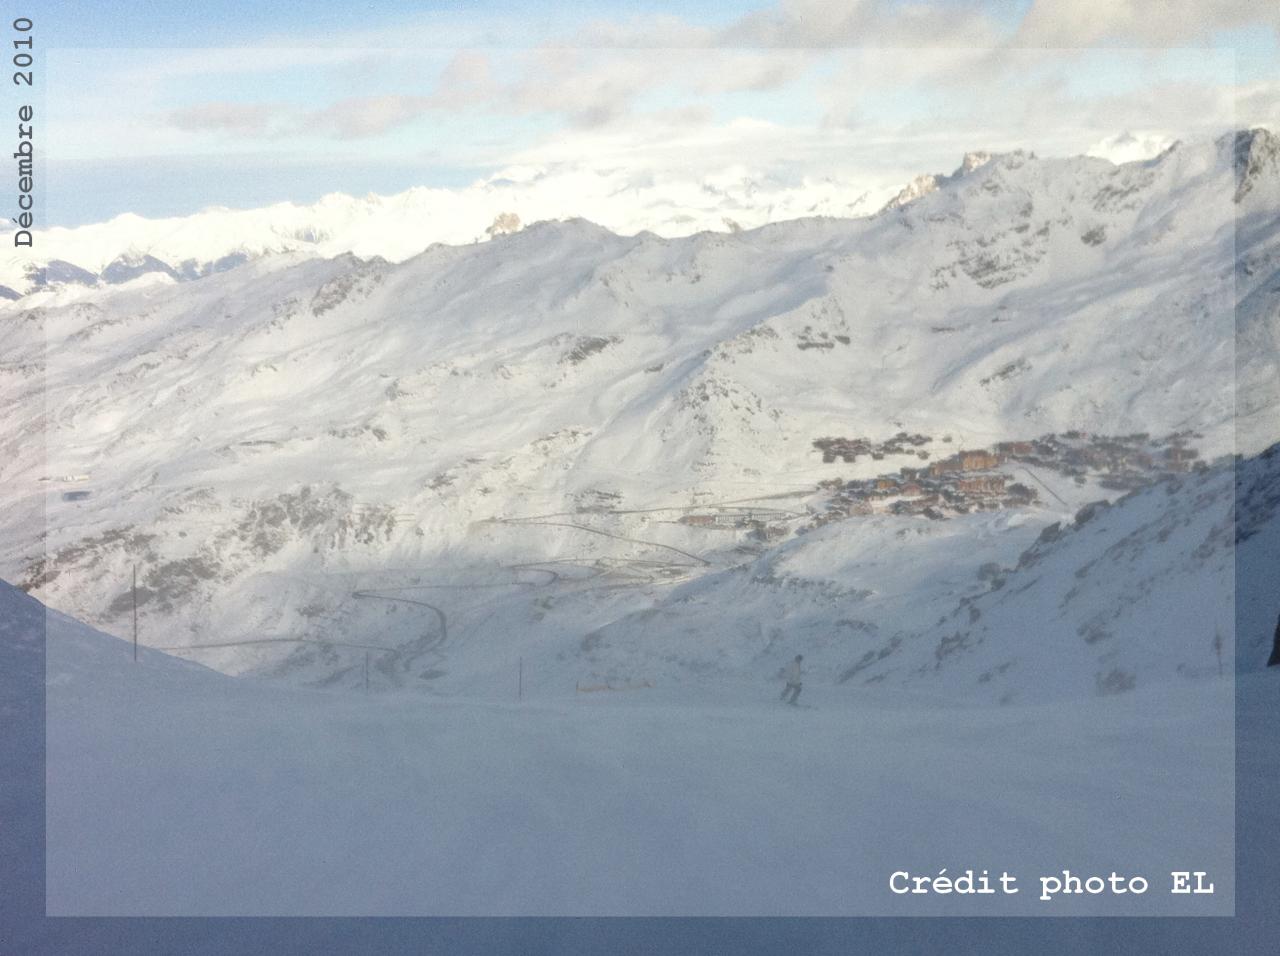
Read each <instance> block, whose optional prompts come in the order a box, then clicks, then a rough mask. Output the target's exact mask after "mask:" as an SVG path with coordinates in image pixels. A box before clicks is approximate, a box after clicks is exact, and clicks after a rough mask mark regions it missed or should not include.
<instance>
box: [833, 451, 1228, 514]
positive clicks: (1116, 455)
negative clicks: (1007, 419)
mask: <svg viewBox="0 0 1280 956" xmlns="http://www.w3.org/2000/svg"><path fill="white" fill-rule="evenodd" d="M1198 437H1201V436H1199V435H1197V434H1196V433H1194V432H1179V433H1176V434H1173V435H1169V436H1167V437H1165V438H1159V439H1153V438H1152V437H1151V436H1150V435H1148V434H1146V433H1138V434H1133V435H1120V436H1115V435H1091V434H1089V433H1087V432H1082V431H1070V432H1065V433H1063V434H1061V435H1057V434H1049V435H1044V436H1041V437H1040V438H1036V439H1032V440H1029V441H1007V442H1000V443H998V444H997V445H995V447H994V448H990V449H988V448H976V449H964V450H961V451H958V452H956V453H955V454H953V455H950V456H949V457H947V458H942V459H938V460H936V461H933V462H931V463H930V464H928V465H925V466H918V467H910V466H908V467H903V468H901V469H899V470H898V473H897V474H889V475H880V476H878V477H875V478H866V479H860V480H854V481H844V480H842V479H839V478H835V479H831V480H829V481H824V482H822V483H821V487H822V488H824V489H826V490H828V491H830V492H832V494H831V496H830V497H829V498H828V499H827V502H826V508H825V510H823V511H821V512H818V513H817V514H815V515H814V519H813V521H812V522H811V524H810V527H818V526H821V525H823V524H827V523H828V522H831V521H838V520H840V519H842V518H846V517H849V516H850V515H858V514H875V513H890V514H918V515H924V516H926V517H929V518H934V519H938V520H941V519H943V518H946V517H949V516H951V515H956V514H967V513H969V512H973V511H994V510H996V509H999V508H1016V507H1024V506H1026V505H1031V504H1035V503H1036V502H1037V501H1038V500H1039V495H1038V492H1037V490H1036V489H1035V488H1033V487H1031V486H1029V485H1027V484H1023V483H1021V482H1019V481H1015V480H1014V478H1013V476H1012V475H1011V474H1010V472H1011V471H1012V470H1013V469H1014V468H1019V467H1020V468H1021V470H1023V471H1025V472H1026V473H1027V474H1028V475H1031V476H1032V477H1033V478H1034V477H1035V476H1034V475H1033V474H1032V473H1031V471H1030V469H1031V468H1037V467H1038V468H1041V469H1044V470H1047V471H1053V472H1056V473H1058V474H1061V475H1066V476H1068V477H1070V478H1072V479H1073V480H1075V481H1076V482H1077V483H1080V484H1083V483H1084V482H1085V481H1086V480H1087V478H1088V476H1090V475H1093V476H1095V477H1096V478H1097V479H1098V483H1099V484H1100V485H1101V486H1102V487H1104V488H1109V489H1113V490H1128V489H1131V488H1136V487H1140V486H1141V485H1145V484H1150V483H1151V482H1152V481H1154V480H1155V479H1156V478H1158V477H1160V476H1161V475H1164V474H1173V473H1177V472H1184V471H1188V470H1190V469H1192V468H1195V467H1203V466H1202V464H1201V463H1200V461H1199V453H1198V452H1197V451H1196V450H1195V449H1194V448H1192V447H1191V446H1190V442H1191V440H1192V439H1194V438H1198ZM917 438H923V436H908V435H906V434H905V433H900V434H899V435H897V436H895V438H894V439H891V441H892V442H895V443H896V444H898V445H899V446H903V445H906V444H923V443H924V442H927V441H929V439H928V438H923V441H920V442H918V443H915V442H913V440H914V439H917ZM904 439H906V441H903V440H904ZM821 442H822V443H823V444H819V443H818V442H815V443H814V444H815V446H816V447H818V448H819V449H820V450H822V452H823V460H824V461H831V460H833V459H832V458H830V457H828V456H830V455H835V456H843V454H844V451H845V450H848V452H849V453H850V454H851V455H852V456H853V457H852V458H846V459H845V460H856V458H857V455H859V454H863V453H865V451H866V449H867V448H868V447H874V446H870V443H867V442H865V440H863V439H852V440H849V439H821ZM888 444H889V443H883V444H882V445H881V446H879V448H884V447H885V446H887V445H888ZM878 450H879V449H878ZM904 451H905V449H904ZM904 451H900V452H899V453H900V454H901V453H904ZM908 453H909V452H908ZM873 457H874V456H873ZM1037 480H1038V479H1037Z"/></svg>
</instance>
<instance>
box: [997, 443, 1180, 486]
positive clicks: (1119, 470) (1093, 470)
mask: <svg viewBox="0 0 1280 956" xmlns="http://www.w3.org/2000/svg"><path fill="white" fill-rule="evenodd" d="M1202 437H1203V436H1202V435H1200V434H1199V433H1197V432H1192V431H1183V432H1175V433H1174V434H1172V435H1167V436H1165V437H1163V438H1152V437H1151V435H1149V434H1148V433H1146V432H1135V433H1134V434H1131V435H1093V434H1090V433H1088V432H1082V431H1069V432H1064V433H1063V434H1061V435H1055V434H1050V435H1044V436H1042V437H1040V438H1037V439H1034V440H1032V441H1016V442H1001V443H1000V444H998V445H996V452H997V454H1000V455H1003V456H1005V457H1006V458H1008V459H1013V460H1016V461H1018V462H1020V463H1022V464H1024V465H1028V466H1031V467H1040V468H1047V469H1051V470H1053V471H1056V472H1059V473H1061V474H1064V475H1067V476H1068V477H1070V478H1073V479H1074V480H1076V481H1077V482H1079V483H1083V482H1084V480H1085V479H1086V477H1087V476H1088V475H1090V474H1093V475H1098V476H1099V481H1098V483H1099V484H1100V485H1102V487H1104V488H1108V489H1111V490H1113V491H1128V490H1131V489H1133V488H1140V487H1142V486H1143V485H1147V484H1150V483H1151V481H1152V480H1154V479H1155V478H1157V477H1159V476H1161V475H1166V474H1177V473H1179V472H1186V471H1190V470H1191V469H1193V468H1196V467H1203V464H1202V462H1201V461H1200V453H1199V452H1198V451H1197V450H1196V449H1195V448H1193V447H1191V442H1192V441H1193V440H1194V439H1197V438H1202Z"/></svg>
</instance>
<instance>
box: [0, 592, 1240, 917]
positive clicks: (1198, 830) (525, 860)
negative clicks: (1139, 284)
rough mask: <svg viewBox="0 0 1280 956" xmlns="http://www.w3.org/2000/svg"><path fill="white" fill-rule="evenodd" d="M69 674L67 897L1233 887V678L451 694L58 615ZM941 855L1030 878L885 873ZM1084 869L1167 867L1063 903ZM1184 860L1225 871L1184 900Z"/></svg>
mask: <svg viewBox="0 0 1280 956" xmlns="http://www.w3.org/2000/svg"><path fill="white" fill-rule="evenodd" d="M3 596H4V605H5V607H4V611H5V616H6V619H8V620H21V621H25V622H26V623H27V625H28V626H29V627H30V626H31V625H35V627H34V628H33V629H32V630H30V631H29V632H28V633H27V634H26V635H25V636H24V635H19V636H18V639H16V640H12V641H6V643H5V652H6V655H7V656H13V655H15V654H19V653H22V652H24V650H25V651H26V652H27V653H30V652H31V651H32V649H33V647H34V645H35V643H36V642H38V641H39V638H40V635H39V627H38V625H39V611H40V608H39V605H38V604H37V603H36V602H34V600H33V599H31V598H29V597H26V596H24V595H21V594H19V593H18V592H16V591H13V590H12V589H8V588H6V589H5V590H4V592H3ZM20 670H21V669H20V668H15V667H7V668H6V670H5V672H6V673H10V674H17V673H20ZM1247 679H1249V680H1258V678H1257V677H1256V676H1252V677H1250V678H1247ZM47 688H48V689H47V748H48V749H47V760H48V764H47V766H48V773H47V814H48V816H47V843H46V846H47V857H46V863H47V876H46V879H47V882H46V892H47V906H48V913H49V915H98V916H106V915H169V916H176V915H201V916H209V915H446V914H447V915H694V914H701V915H880V914H898V915H926V914H986V915H992V914H1042V915H1066V914H1077V915H1079V914H1101V913H1108V914H1121V913H1125V914H1147V915H1157V914H1162V915H1163V914H1170V915H1171V914H1186V915H1190V914H1198V915H1229V914H1230V913H1231V912H1232V908H1233V882H1234V879H1233V876H1234V870H1233V835H1234V816H1233V792H1232V785H1231V782H1232V780H1233V759H1234V741H1233V727H1232V712H1233V707H1232V701H1233V696H1232V691H1233V687H1232V681H1231V679H1230V678H1227V679H1224V680H1222V681H1216V682H1208V683H1199V684H1187V685H1183V686H1164V687H1160V686H1155V687H1152V688H1150V689H1147V690H1140V691H1138V692H1135V693H1133V694H1129V695H1126V696H1124V697H1119V698H1112V699H1106V700H1097V699H1089V700H1085V701H1082V702H1068V703H1055V704H1052V705H1045V706H1035V705H1028V706H1020V707H1008V708H1004V709H998V710H993V709H990V708H986V707H962V706H952V707H939V706H936V705H934V704H928V703H925V702H924V701H922V700H915V699H912V698H911V697H910V696H904V695H903V694H902V692H901V691H897V692H895V693H893V694H883V695H876V694H875V693H872V692H859V693H857V694H850V693H847V692H846V693H836V692H835V691H834V690H833V689H831V688H827V687H816V688H814V692H812V693H806V695H805V696H804V697H803V698H802V702H803V703H805V704H808V705H812V706H809V707H802V708H794V709H793V708H788V707H786V706H785V705H782V704H780V703H778V701H777V700H776V697H775V695H776V692H777V690H778V688H777V687H775V686H772V685H766V686H757V685H756V684H753V683H742V684H733V683H727V682H722V683H716V684H712V685H710V686H707V687H706V688H705V691H704V692H703V693H702V694H701V695H700V696H694V695H691V694H689V693H685V694H684V695H683V696H682V698H681V699H678V700H677V699H672V698H671V697H664V696H662V694H661V693H647V694H641V693H639V692H637V693H634V694H631V695H628V694H624V693H617V694H612V695H610V694H604V693H601V694H593V695H588V694H577V695H573V696H566V697H564V698H562V699H557V700H545V699H544V700H539V701H538V702H536V703H521V702H518V701H515V700H513V701H511V702H508V703H497V702H492V701H487V702H481V701H465V700H460V701H442V700H437V699H430V698H424V697H422V696H418V695H413V694H409V693H384V694H371V695H368V696H365V695H362V694H359V693H353V692H351V691H321V690H310V689H299V688H293V687H288V686H285V685H280V684H278V683H270V682H258V681H252V680H236V679H232V678H228V677H226V676H224V675H221V674H217V673H215V672H212V671H209V670H206V669H204V668H201V667H199V666H197V665H193V664H190V663H187V662H184V661H178V660H176V659H173V658H171V657H168V656H165V655H163V654H160V653H158V652H155V651H149V650H146V649H143V651H142V656H141V660H140V661H139V662H138V663H136V664H135V663H134V662H133V660H132V650H131V647H130V646H129V645H128V644H127V643H125V642H122V641H119V640H117V639H115V638H111V637H108V636H106V635H103V634H100V633H98V632H95V631H93V630H91V629H89V628H87V627H84V626H83V625H79V624H77V623H76V622H73V621H71V620H70V619H68V618H65V617H63V616H61V615H57V614H54V613H52V612H50V615H49V618H48V637H47ZM514 690H515V688H513V692H514ZM513 696H514V693H513ZM942 867H947V868H948V872H949V873H950V874H953V875H959V873H961V872H962V871H963V870H964V869H967V868H974V869H976V870H979V871H980V870H982V869H988V870H991V871H992V872H993V873H999V872H1000V871H1002V870H1008V871H1009V872H1011V873H1013V874H1014V875H1015V876H1017V877H1018V878H1019V885H1020V886H1021V887H1022V892H1021V893H1019V894H1018V895H1016V896H1004V895H990V896H963V897H962V896H954V895H953V896H924V895H920V896H917V895H909V896H898V895H894V894H892V893H890V892H889V890H888V882H889V877H890V875H891V874H892V873H893V872H894V871H896V870H909V871H911V872H912V873H919V874H921V875H936V874H937V873H938V871H939V869H940V868H942ZM1063 868H1069V869H1071V870H1072V872H1075V873H1080V874H1081V875H1094V874H1101V875H1104V876H1105V875H1108V874H1109V873H1110V872H1111V871H1112V870H1113V869H1114V870H1117V871H1118V872H1120V873H1122V874H1124V875H1126V876H1132V875H1140V876H1144V877H1146V878H1147V879H1149V880H1150V881H1151V890H1149V891H1148V892H1147V893H1146V894H1145V895H1142V896H1136V897H1135V896H1110V895H1108V896H1090V895H1082V896H1076V897H1070V898H1067V897H1063V898H1058V899H1055V900H1053V901H1051V902H1043V901H1041V900H1040V899H1039V895H1040V894H1039V893H1038V892H1037V891H1036V890H1037V888H1038V885H1039V884H1038V877H1039V876H1042V875H1048V874H1052V873H1054V872H1055V871H1057V870H1061V869H1063ZM1184 869H1193V870H1206V871H1208V872H1209V873H1210V874H1211V879H1212V880H1213V882H1214V884H1215V889H1216V892H1215V894H1213V895H1204V896H1173V895H1170V894H1169V893H1168V882H1169V875H1168V874H1169V872H1170V871H1172V870H1184Z"/></svg>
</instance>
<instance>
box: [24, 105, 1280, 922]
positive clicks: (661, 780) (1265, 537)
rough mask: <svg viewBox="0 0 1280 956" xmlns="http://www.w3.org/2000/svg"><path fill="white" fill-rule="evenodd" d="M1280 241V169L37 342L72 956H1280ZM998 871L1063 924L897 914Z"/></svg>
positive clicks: (62, 903)
mask: <svg viewBox="0 0 1280 956" xmlns="http://www.w3.org/2000/svg"><path fill="white" fill-rule="evenodd" d="M926 186H927V187H928V188H926ZM1277 210H1280V141H1277V139H1276V137H1275V136H1274V135H1272V134H1270V133H1268V132H1266V131H1265V130H1255V131H1250V132H1243V133H1240V134H1237V135H1235V136H1230V137H1225V138H1223V139H1221V140H1219V141H1217V142H1214V143H1199V144H1180V145H1177V146H1175V147H1173V148H1171V149H1169V150H1168V151H1166V152H1165V153H1162V154H1161V155H1160V156H1158V157H1156V158H1155V159H1152V160H1149V161H1144V162H1139V163H1128V164H1124V165H1120V166H1113V165H1112V164H1110V163H1108V162H1106V161H1104V160H1098V159H1088V158H1075V159H1037V158H1035V157H1033V156H1030V155H1026V154H1021V153H1010V154H1003V155H996V156H993V157H982V158H966V161H965V163H964V165H963V166H962V167H961V169H960V170H958V171H957V172H956V174H954V175H953V176H949V177H935V178H933V179H931V180H930V181H929V183H927V184H924V185H919V186H918V188H916V189H914V190H913V191H910V194H909V195H904V197H903V199H902V201H901V202H896V203H893V204H891V205H890V207H889V208H886V209H885V210H884V211H883V212H881V213H880V214H878V215H875V216H869V217H866V218H862V219H834V218H808V219H798V220H794V221H790V222H783V223H776V224H773V225H769V226H766V227H763V228H760V229H756V230H746V231H740V232H733V233H731V234H713V233H699V234H695V235H692V236H686V237H682V238H663V237H659V236H656V235H653V234H648V233H642V234H639V235H636V236H620V235H616V234H614V233H612V232H609V231H608V230H606V229H603V228H601V227H599V226H596V225H593V224H591V223H588V222H584V221H582V220H571V221H565V222H542V223H537V224H534V225H532V226H528V227H526V228H524V229H522V230H519V231H515V232H513V233H512V234H510V235H495V236H494V237H493V239H492V240H491V241H488V242H485V243H480V244H471V245H462V246H432V247H431V248H427V249H425V250H423V251H421V252H420V253H418V254H416V255H409V256H407V257H406V256H399V255H397V256H390V257H388V258H377V257H368V258H361V257H357V256H356V255H353V254H349V253H347V254H342V255H338V256H336V257H331V258H326V257H324V256H322V255H317V254H316V251H315V250H310V251H300V250H298V249H287V250H275V251H273V253H272V254H270V255H257V254H255V255H252V256H249V255H246V256H243V257H242V258H240V259H236V260H235V261H234V262H232V261H228V262H227V263H225V265H226V268H219V269H211V270H207V273H208V274H202V275H194V274H193V275H188V276H174V275H169V274H167V273H166V272H165V271H164V270H163V269H150V270H141V271H140V272H139V273H138V274H136V275H132V276H127V275H123V274H120V275H119V276H117V278H119V279H120V281H119V282H116V283H104V284H95V285H89V286H86V285H81V284H78V283H76V282H73V281H63V282H49V283H46V285H45V286H44V287H42V288H38V289H34V290H32V291H30V292H29V293H28V294H26V295H23V296H22V297H20V298H17V299H15V300H12V301H8V302H5V303H3V304H0V324H3V327H4V329H5V333H6V349H5V355H4V361H3V363H0V403H2V404H3V407H4V408H5V410H6V412H5V414H6V428H5V430H4V434H3V438H2V439H0V440H2V441H3V445H2V446H0V451H2V452H3V457H2V458H0V577H2V578H4V579H5V580H6V581H10V582H12V583H13V584H14V585H17V588H13V587H9V586H8V585H4V586H3V587H2V588H0V598H2V599H3V600H2V602H0V623H3V625H4V642H3V644H0V651H3V653H4V654H5V655H6V660H5V661H4V662H3V663H5V665H6V666H5V668H4V671H5V672H6V673H8V674H9V675H11V676H10V682H11V683H12V682H14V681H16V680H17V676H16V675H21V674H22V673H23V669H24V666H25V665H24V661H27V660H33V659H35V657H34V655H36V652H37V651H36V649H37V646H38V645H39V642H40V640H41V638H42V637H44V636H45V635H43V634H42V633H41V624H42V622H44V620H45V612H44V609H43V608H42V606H41V605H40V603H38V602H37V601H36V598H39V600H40V601H41V602H44V603H45V604H47V605H49V606H50V607H52V608H56V609H57V611H51V612H49V614H48V619H47V642H46V646H47V658H46V660H47V674H46V681H47V695H48V696H47V705H48V709H47V738H46V741H47V759H48V780H47V787H48V789H47V803H46V808H47V814H48V816H47V835H48V842H47V849H48V857H47V862H48V872H47V901H48V907H49V912H50V913H58V914H67V915H70V914H99V915H107V914H114V915H121V914H151V915H160V914H164V915H177V914H188V915H191V914H205V915H209V914H242V915H243V914H291V915H300V914H317V915H318V914H325V915H338V914H398V915H427V914H453V915H462V914H490V915H494V914H502V915H538V914H544V915H545V914H558V915H566V914H582V915H606V914H607V915H622V914H627V915H642V914H643V915H684V914H695V913H696V914H704V915H706V914H715V915H746V914H750V915H761V914H766V913H767V914H773V915H820V914H826V915H853V914H863V915H870V914H879V915H884V914H901V915H911V914H914V915H924V914H934V915H937V914H962V913H969V912H982V913H983V914H985V915H992V914H1023V913H1026V914H1030V913H1036V914H1041V915H1050V914H1052V915H1064V914H1076V915H1079V914H1084V913H1090V914H1102V913H1107V914H1111V913H1115V914H1120V913H1125V914H1146V915H1158V914H1175V913H1176V914H1193V913H1194V914H1203V915H1209V914H1225V913H1229V912H1231V909H1232V905H1233V894H1234V889H1235V887H1234V884H1233V867H1232V862H1233V857H1234V819H1233V811H1234V804H1233V796H1234V795H1233V788H1232V781H1233V779H1234V777H1233V770H1234V760H1235V749H1234V733H1233V731H1234V725H1233V710H1234V703H1235V701H1236V696H1235V691H1236V689H1237V684H1238V685H1239V689H1240V691H1241V693H1242V695H1244V696H1243V697H1242V698H1241V699H1246V700H1247V701H1249V702H1250V703H1249V704H1248V706H1250V707H1255V708H1262V706H1263V704H1262V703H1259V702H1260V701H1261V702H1265V701H1266V700H1267V699H1268V695H1273V693H1274V683H1275V682H1274V681H1273V680H1270V675H1268V674H1263V673H1257V672H1258V671H1260V670H1261V668H1262V664H1263V662H1264V661H1265V660H1266V657H1267V653H1268V650H1269V642H1270V640H1271V636H1272V633H1273V628H1274V626H1275V622H1276V616H1277V613H1278V612H1280V605H1278V604H1277V597H1276V595H1277V593H1278V592H1280V589H1278V588H1277V587H1276V578H1275V568H1276V567H1278V566H1280V452H1278V451H1277V448H1280V445H1277V441H1280V229H1277V226H1276V223H1277V215H1276V213H1277ZM95 235H100V233H95ZM211 248H212V247H211ZM235 252H236V250H234V249H225V250H220V251H219V254H220V255H234V254H235ZM210 254H212V253H210ZM393 260H394V261H393ZM135 573H136V581H137V585H136V590H135V588H134V586H133V581H134V575H135ZM23 591H25V592H28V593H27V594H23V593H22V592H23ZM135 601H136V615H137V627H138V635H139V639H140V642H141V645H142V653H141V659H140V661H139V662H138V663H137V664H135V663H134V662H133V661H132V660H131V652H130V649H129V646H128V644H127V643H122V642H121V641H120V640H119V639H120V638H127V637H130V636H131V634H132V630H133V625H134V615H135ZM64 614H65V615H69V616H64ZM80 621H83V622H85V623H79V622H80ZM103 632H105V633H103ZM108 635H114V637H113V636H108ZM1233 635H1234V637H1235V639H1234V640H1233V639H1232V637H1233ZM797 654H801V655H803V660H804V681H803V694H802V697H801V699H800V706H798V707H797V708H795V709H790V708H786V707H784V706H783V705H782V704H781V703H779V700H778V692H779V690H780V689H781V683H780V681H779V677H780V675H781V673H782V671H783V668H784V666H786V665H787V664H788V663H789V662H791V661H792V660H793V659H794V657H795V656H796V655H797ZM237 678H239V679H237ZM6 690H7V691H12V690H13V688H11V687H8V685H6ZM15 693H16V691H15ZM6 706H7V705H6ZM15 712H16V711H15ZM1262 763H1263V765H1260V766H1261V769H1259V767H1257V766H1252V765H1251V766H1250V768H1249V772H1250V773H1257V774H1265V773H1269V772H1272V770H1273V769H1274V768H1273V767H1272V766H1271V765H1270V764H1266V763H1265V761H1263V762H1262ZM140 801H141V802H140ZM103 820H112V821H114V823H113V825H112V826H111V827H110V828H105V827H104V826H103V825H102V821H103ZM193 860H199V861H202V865H201V866H199V867H193V866H192V861H193ZM944 866H945V867H948V868H949V870H950V872H951V874H952V875H956V874H957V873H959V872H963V871H964V870H965V869H967V868H973V869H976V870H982V869H988V870H990V871H992V872H998V871H1001V870H1009V871H1011V872H1014V873H1016V874H1017V875H1018V876H1019V877H1020V879H1021V880H1022V885H1023V892H1022V893H1021V894H1020V895H1010V896H999V897H992V898H983V899H981V900H976V899H975V898H965V897H961V896H955V895H946V896H928V897H918V896H915V895H910V896H904V895H900V894H896V893H893V892H891V891H890V890H889V884H888V880H889V878H890V876H891V875H892V873H894V872H895V871H899V870H907V871H911V872H913V873H914V872H921V873H924V872H925V871H929V872H931V873H933V874H936V873H937V871H938V869H939V868H941V867H944ZM1066 867H1069V868H1071V869H1072V870H1073V872H1080V873H1084V874H1095V873H1100V874H1102V875H1106V874H1108V873H1110V872H1111V871H1113V870H1115V871H1118V872H1128V873H1134V874H1139V875H1143V876H1145V877H1147V878H1149V879H1151V880H1152V881H1153V886H1154V885H1157V884H1156V881H1164V880H1167V874H1168V873H1169V872H1170V871H1172V870H1178V869H1197V870H1206V871H1209V872H1211V873H1212V874H1213V877H1214V879H1215V881H1216V883H1217V887H1218V891H1217V893H1216V894H1215V895H1212V896H1205V897H1203V898H1191V899H1189V900H1188V899H1184V898H1180V897H1178V896H1171V895H1170V894H1168V893H1167V891H1166V888H1165V887H1164V886H1163V882H1160V883H1159V884H1158V885H1159V891H1158V892H1156V891H1153V892H1152V893H1150V894H1148V895H1142V896H1128V897H1126V896H1109V895H1108V896H1096V895H1084V896H1081V897H1078V898H1066V897H1063V898H1061V899H1057V900H1054V901H1049V902H1046V901H1042V900H1040V899H1039V894H1038V893H1036V892H1033V889H1034V887H1035V885H1036V878H1037V877H1038V876H1041V875H1045V874H1051V873H1053V872H1055V871H1060V870H1061V869H1063V868H1066ZM925 875H928V874H925Z"/></svg>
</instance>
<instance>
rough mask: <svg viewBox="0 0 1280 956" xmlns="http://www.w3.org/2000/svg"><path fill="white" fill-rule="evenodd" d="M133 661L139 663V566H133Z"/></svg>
mask: <svg viewBox="0 0 1280 956" xmlns="http://www.w3.org/2000/svg"><path fill="white" fill-rule="evenodd" d="M133 662H134V663H135V664H136V663H138V566H137V565H136V564H135V565H134V566H133Z"/></svg>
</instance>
